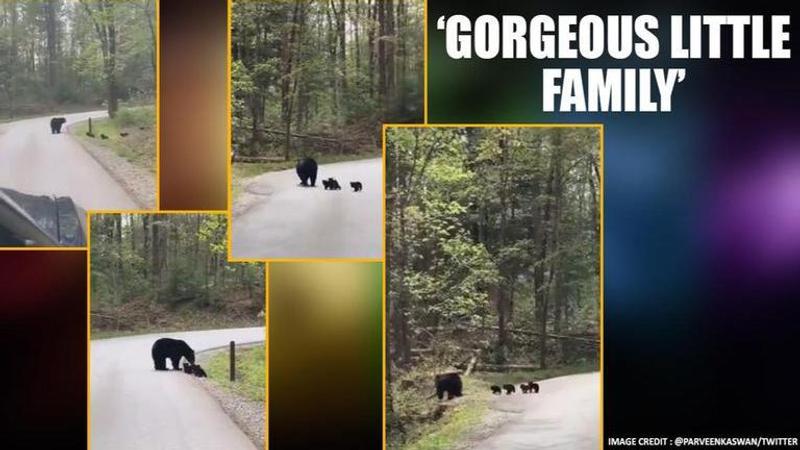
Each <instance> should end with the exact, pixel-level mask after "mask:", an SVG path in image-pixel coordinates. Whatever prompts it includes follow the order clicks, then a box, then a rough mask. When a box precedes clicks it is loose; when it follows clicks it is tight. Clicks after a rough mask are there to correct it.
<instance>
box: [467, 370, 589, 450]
mask: <svg viewBox="0 0 800 450" xmlns="http://www.w3.org/2000/svg"><path fill="white" fill-rule="evenodd" d="M539 386H540V388H541V390H540V392H539V394H520V393H519V386H517V394H516V395H514V394H512V395H510V396H506V395H502V396H500V397H498V398H496V399H495V401H494V405H493V407H494V408H495V409H499V410H502V411H509V412H512V414H510V419H509V420H508V422H507V423H506V424H504V425H503V426H501V427H500V428H499V429H498V430H497V431H495V432H494V433H492V435H491V436H490V437H488V438H486V439H484V440H481V441H479V442H477V443H476V444H475V445H474V446H472V447H471V448H472V449H474V450H523V449H524V450H536V449H547V450H597V449H598V448H600V447H599V445H600V419H599V417H600V374H599V373H589V374H581V375H570V376H565V377H559V378H553V379H550V380H544V381H542V382H540V383H539Z"/></svg>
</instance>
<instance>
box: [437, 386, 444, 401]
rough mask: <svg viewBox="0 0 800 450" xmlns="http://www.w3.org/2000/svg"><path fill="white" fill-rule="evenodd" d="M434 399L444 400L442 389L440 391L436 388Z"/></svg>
mask: <svg viewBox="0 0 800 450" xmlns="http://www.w3.org/2000/svg"><path fill="white" fill-rule="evenodd" d="M436 398H438V399H439V400H441V399H442V398H444V389H442V388H441V387H439V386H436Z"/></svg>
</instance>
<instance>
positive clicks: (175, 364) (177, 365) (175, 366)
mask: <svg viewBox="0 0 800 450" xmlns="http://www.w3.org/2000/svg"><path fill="white" fill-rule="evenodd" d="M169 360H170V361H172V370H181V357H180V356H178V357H177V358H176V357H174V356H170V357H169Z"/></svg>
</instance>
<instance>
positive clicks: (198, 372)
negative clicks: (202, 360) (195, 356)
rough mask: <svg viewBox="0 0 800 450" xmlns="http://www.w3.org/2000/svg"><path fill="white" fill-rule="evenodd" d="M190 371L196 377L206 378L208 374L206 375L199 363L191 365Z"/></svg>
mask: <svg viewBox="0 0 800 450" xmlns="http://www.w3.org/2000/svg"><path fill="white" fill-rule="evenodd" d="M192 373H193V374H194V376H196V377H200V378H208V375H206V371H205V370H203V368H202V367H200V364H195V365H193V366H192Z"/></svg>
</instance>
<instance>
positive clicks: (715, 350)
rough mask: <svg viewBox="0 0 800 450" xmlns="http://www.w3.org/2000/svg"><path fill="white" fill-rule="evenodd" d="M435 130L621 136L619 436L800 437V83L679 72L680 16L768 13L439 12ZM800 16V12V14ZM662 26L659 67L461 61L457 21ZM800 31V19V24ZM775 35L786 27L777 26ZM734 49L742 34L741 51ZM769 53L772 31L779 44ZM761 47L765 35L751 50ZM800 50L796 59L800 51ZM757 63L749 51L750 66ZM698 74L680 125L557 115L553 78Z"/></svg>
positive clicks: (614, 203) (558, 8) (683, 86)
mask: <svg viewBox="0 0 800 450" xmlns="http://www.w3.org/2000/svg"><path fill="white" fill-rule="evenodd" d="M428 5H429V11H428V33H429V34H428V36H429V86H428V94H429V105H428V107H429V120H430V122H431V123H435V122H440V123H444V122H456V123H466V122H474V123H500V122H599V123H603V124H604V125H605V168H604V169H605V170H604V175H605V196H604V201H605V247H604V250H605V299H604V301H605V352H604V356H605V372H604V380H605V390H604V401H605V411H604V424H605V437H606V438H608V437H612V436H613V437H625V436H701V435H715V436H720V435H721V436H734V435H756V436H758V435H767V436H770V435H771V436H775V435H781V436H786V435H789V436H792V435H794V436H796V433H797V430H798V427H797V424H798V423H800V422H798V418H799V417H800V414H798V412H797V409H796V407H797V405H798V404H799V403H800V390H798V389H797V376H796V374H797V369H798V362H797V349H798V348H800V332H798V327H797V316H798V313H799V312H800V302H798V300H800V295H799V293H800V128H798V103H800V84H798V80H800V66H798V63H797V59H796V58H797V55H796V52H797V48H796V47H797V45H796V40H797V39H798V37H797V36H798V35H797V34H796V30H797V26H796V24H793V25H792V26H790V27H789V32H790V37H791V38H794V42H790V44H789V47H790V48H791V47H794V49H793V50H794V52H795V55H793V56H794V57H795V59H791V60H758V61H755V60H748V59H745V60H732V59H730V58H729V57H724V56H725V55H726V54H727V55H729V54H730V51H729V50H727V53H726V49H729V48H730V38H729V37H728V38H727V39H726V38H723V53H722V54H723V59H721V60H707V59H703V60H700V61H686V60H679V61H669V60H667V59H666V57H667V56H668V55H669V34H668V30H669V15H671V14H682V15H688V14H692V13H695V14H715V13H716V14H744V13H757V14H763V15H765V16H766V15H768V14H770V13H773V14H775V13H777V14H792V12H796V10H797V7H796V6H793V7H790V6H782V5H779V4H777V3H771V2H753V3H751V4H750V9H753V10H756V9H757V11H743V10H742V9H741V8H737V7H736V6H734V4H732V3H727V4H725V5H724V6H720V5H714V4H711V3H708V2H706V3H705V4H704V2H691V3H689V2H670V3H669V6H665V5H664V4H657V3H655V2H624V1H623V2H604V3H602V4H600V3H597V2H594V3H579V2H570V1H566V2H565V1H560V2H549V3H544V2H519V1H513V2H512V1H505V2H490V3H483V4H480V5H478V4H469V5H468V4H466V3H464V2H457V1H441V0H430V1H429V3H428ZM795 5H796V4H795ZM504 13H505V14H518V15H523V16H525V17H528V18H530V17H533V16H534V15H536V14H550V15H557V14H577V15H578V16H582V15H587V14H598V15H601V16H603V15H607V14H631V15H634V16H635V15H638V14H653V15H656V16H657V17H658V18H659V23H660V31H659V32H658V33H657V34H658V36H659V38H660V43H661V52H660V54H661V56H660V57H659V59H657V60H652V61H641V60H638V59H636V58H632V59H631V60H629V61H608V60H596V61H585V60H571V61H569V62H567V63H566V64H564V63H561V62H558V61H537V60H533V59H527V60H521V61H503V60H490V61H483V60H479V59H473V60H469V61H464V60H458V61H457V60H452V59H450V58H449V57H447V56H446V53H445V50H444V33H443V32H440V31H437V30H436V29H435V24H436V20H437V19H438V17H439V16H441V15H446V16H449V15H452V14H464V15H467V16H469V17H472V18H475V17H477V16H479V15H481V14H493V15H501V14H504ZM792 19H793V20H794V21H796V20H797V17H793V18H792ZM765 22H767V23H768V20H765ZM723 36H724V34H723ZM765 36H769V30H767V31H765ZM747 42H749V36H748V37H747ZM793 44H795V45H793ZM747 55H749V50H748V52H747ZM560 66H561V67H580V68H589V67H685V68H686V69H687V76H686V79H685V80H684V81H683V82H682V83H680V84H678V85H677V87H676V88H675V94H674V95H673V99H672V104H673V112H672V113H603V114H587V113H573V114H545V113H543V112H542V111H541V98H540V96H541V69H542V68H545V67H560Z"/></svg>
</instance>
